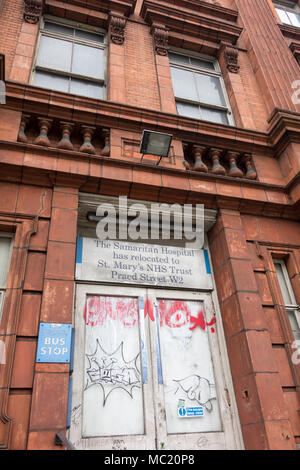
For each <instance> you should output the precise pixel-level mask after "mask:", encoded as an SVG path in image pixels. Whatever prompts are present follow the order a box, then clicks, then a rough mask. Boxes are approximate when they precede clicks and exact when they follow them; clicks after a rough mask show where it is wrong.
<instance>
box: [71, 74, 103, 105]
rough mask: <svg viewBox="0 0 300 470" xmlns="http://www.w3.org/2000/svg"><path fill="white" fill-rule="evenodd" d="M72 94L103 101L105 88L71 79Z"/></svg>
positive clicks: (85, 81)
mask: <svg viewBox="0 0 300 470" xmlns="http://www.w3.org/2000/svg"><path fill="white" fill-rule="evenodd" d="M70 93H74V95H82V96H88V97H89V98H96V99H99V100H101V99H102V98H103V86H102V85H99V84H98V83H93V82H89V81H87V80H80V79H78V78H72V79H71V85H70Z"/></svg>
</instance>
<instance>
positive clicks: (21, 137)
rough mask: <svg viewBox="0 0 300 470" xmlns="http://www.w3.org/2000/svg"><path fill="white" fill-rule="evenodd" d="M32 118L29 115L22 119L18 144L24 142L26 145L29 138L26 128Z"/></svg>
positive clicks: (24, 115) (23, 116)
mask: <svg viewBox="0 0 300 470" xmlns="http://www.w3.org/2000/svg"><path fill="white" fill-rule="evenodd" d="M29 119H30V116H29V114H23V115H22V117H21V122H20V129H19V134H18V142H23V143H24V144H26V142H27V136H26V134H25V129H26V126H27V124H28V122H29Z"/></svg>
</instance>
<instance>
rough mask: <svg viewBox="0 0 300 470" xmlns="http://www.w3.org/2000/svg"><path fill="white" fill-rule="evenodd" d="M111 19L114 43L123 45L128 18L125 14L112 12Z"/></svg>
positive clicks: (110, 24)
mask: <svg viewBox="0 0 300 470" xmlns="http://www.w3.org/2000/svg"><path fill="white" fill-rule="evenodd" d="M109 18H110V21H109V27H110V39H111V41H112V42H113V43H114V44H119V45H122V44H123V43H124V40H125V26H126V21H127V19H126V18H125V17H124V16H120V15H116V14H111V15H110V17H109Z"/></svg>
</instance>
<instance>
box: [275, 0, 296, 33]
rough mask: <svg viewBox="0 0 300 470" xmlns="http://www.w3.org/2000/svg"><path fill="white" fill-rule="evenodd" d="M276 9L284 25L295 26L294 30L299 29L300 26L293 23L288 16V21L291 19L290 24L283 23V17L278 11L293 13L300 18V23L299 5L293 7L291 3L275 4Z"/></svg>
mask: <svg viewBox="0 0 300 470" xmlns="http://www.w3.org/2000/svg"><path fill="white" fill-rule="evenodd" d="M274 7H275V9H276V12H277V14H278V16H279V18H280V20H281V21H282V23H283V24H286V25H288V26H293V27H294V28H299V27H300V26H296V25H294V24H293V23H292V21H291V19H290V18H289V16H288V19H289V22H286V21H283V19H282V17H281V16H280V13H279V12H278V10H281V11H283V12H285V13H292V14H294V15H296V16H298V19H299V21H300V8H299V6H298V5H293V4H291V3H289V2H284V3H283V2H282V3H281V2H274Z"/></svg>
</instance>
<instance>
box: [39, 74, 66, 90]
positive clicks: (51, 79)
mask: <svg viewBox="0 0 300 470" xmlns="http://www.w3.org/2000/svg"><path fill="white" fill-rule="evenodd" d="M68 82H69V79H68V77H61V76H60V75H55V74H54V73H47V72H40V71H36V72H35V74H34V84H35V85H36V86H40V87H43V88H48V89H50V90H57V91H65V92H68Z"/></svg>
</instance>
